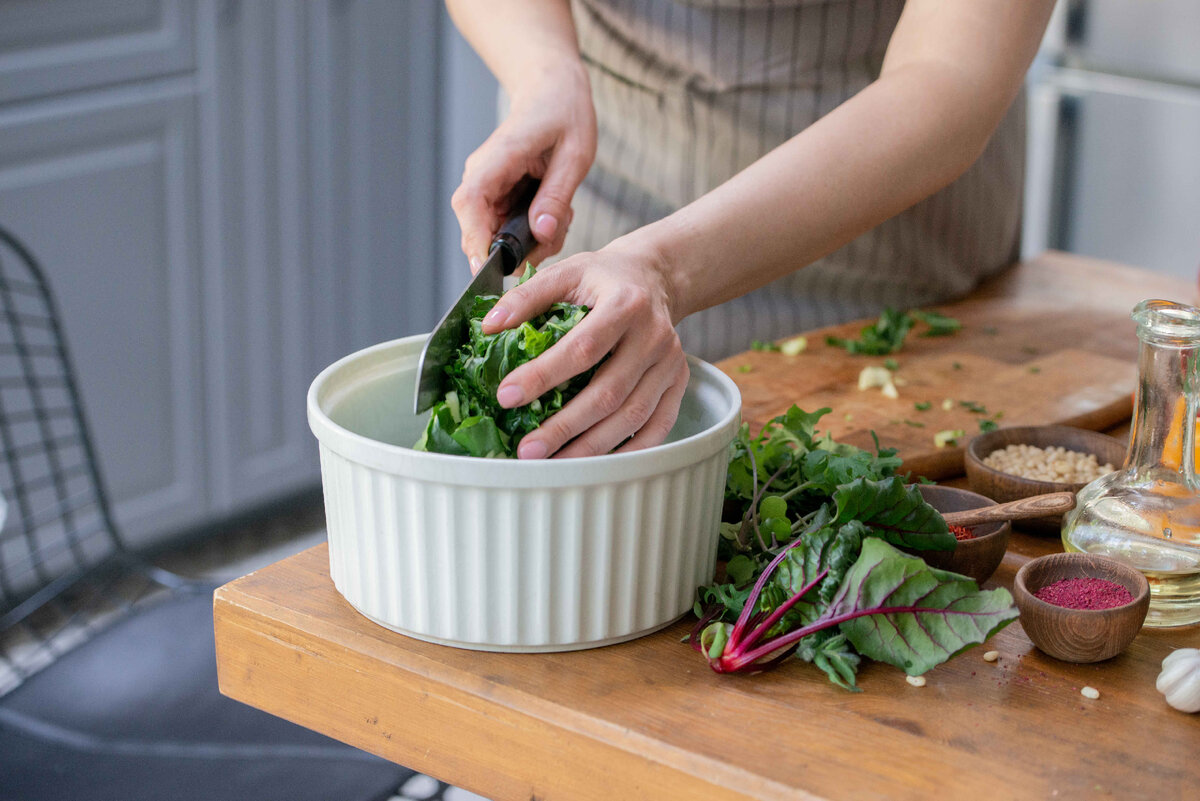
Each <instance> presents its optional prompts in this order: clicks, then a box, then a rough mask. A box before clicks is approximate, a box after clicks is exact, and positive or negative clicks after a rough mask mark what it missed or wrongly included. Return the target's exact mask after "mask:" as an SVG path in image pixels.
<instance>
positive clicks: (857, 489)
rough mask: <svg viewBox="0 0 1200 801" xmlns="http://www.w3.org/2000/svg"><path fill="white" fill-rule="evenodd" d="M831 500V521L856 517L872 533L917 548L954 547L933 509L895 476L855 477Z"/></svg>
mask: <svg viewBox="0 0 1200 801" xmlns="http://www.w3.org/2000/svg"><path fill="white" fill-rule="evenodd" d="M833 500H834V502H835V503H836V504H837V515H836V517H835V518H834V523H835V524H843V523H848V522H849V521H851V520H860V521H862V522H863V523H865V524H866V526H867V527H868V528H869V529H870V530H871V533H872V534H873V535H875V536H877V537H882V538H883V539H884V540H886V541H888V542H890V543H891V544H893V545H899V546H900V547H902V548H911V549H913V550H918V551H952V550H954V548H955V547H956V546H957V541H956V540H955V539H954V535H953V534H951V533H950V529H949V528H948V527H947V526H946V521H945V520H944V519H943V518H942V516H941V515H940V514H938V512H937V510H936V509H934V508H933V507H932V506H930V505H929V504H928V503H926V502H925V499H924V498H922V497H921V493H920V492H919V491H918V490H917V489H916V488H915V487H906V486H905V485H904V482H903V481H902V480H901V479H900V478H899V477H897V476H891V477H889V478H885V479H882V480H880V481H872V480H870V479H866V478H858V479H855V480H854V481H851V482H849V483H847V484H844V485H842V486H841V487H838V489H837V490H836V491H835V492H834V493H833Z"/></svg>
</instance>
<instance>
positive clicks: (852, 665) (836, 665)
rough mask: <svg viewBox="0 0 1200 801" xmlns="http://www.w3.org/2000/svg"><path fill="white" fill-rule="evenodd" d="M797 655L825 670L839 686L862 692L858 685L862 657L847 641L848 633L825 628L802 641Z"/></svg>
mask: <svg viewBox="0 0 1200 801" xmlns="http://www.w3.org/2000/svg"><path fill="white" fill-rule="evenodd" d="M796 656H798V657H799V658H801V659H803V660H804V661H805V662H812V663H813V664H814V665H816V666H817V667H819V668H820V669H821V670H823V671H825V675H826V676H828V677H829V680H830V681H832V682H833V683H834V684H836V685H837V686H839V687H841V688H842V689H843V690H850V691H851V692H856V693H858V692H862V689H861V688H860V687H859V686H858V683H857V677H858V665H859V663H860V662H862V657H860V656H859V655H858V654H857V653H855V651H854V648H853V646H851V645H850V644H849V643H848V642H847V641H846V635H845V634H842V633H840V632H837V633H835V632H834V631H833V629H823V630H822V631H818V632H817V633H815V634H810V635H808V636H807V637H805V638H804V639H803V640H801V641H800V647H799V648H798V649H797V650H796Z"/></svg>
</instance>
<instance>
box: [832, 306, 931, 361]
mask: <svg viewBox="0 0 1200 801" xmlns="http://www.w3.org/2000/svg"><path fill="white" fill-rule="evenodd" d="M912 326H913V318H912V316H910V315H908V314H905V313H902V312H898V311H896V310H895V309H893V308H891V307H890V306H889V307H888V308H886V309H884V310H883V313H882V314H880V315H879V319H878V320H877V321H875V322H874V323H872V324H870V325H867V326H864V327H863V328H862V330H861V331H860V332H859V334H860V338H859V339H842V338H840V337H826V338H825V342H826V344H828V345H832V346H834V347H837V348H845V349H846V351H847V352H848V353H853V354H858V355H863V356H885V355H887V354H889V353H895V352H896V351H898V350H900V348H901V347H902V346H903V345H904V338H905V337H906V336H908V332H909V330H910V329H912Z"/></svg>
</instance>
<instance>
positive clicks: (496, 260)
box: [413, 179, 539, 414]
mask: <svg viewBox="0 0 1200 801" xmlns="http://www.w3.org/2000/svg"><path fill="white" fill-rule="evenodd" d="M538 185H539V182H538V181H536V180H533V179H529V180H527V181H526V182H525V183H524V184H523V185H522V186H521V187H520V188H519V190H518V194H517V200H516V202H515V203H514V204H513V205H512V210H511V211H510V212H509V217H508V219H507V220H506V221H505V222H504V225H503V226H501V227H500V230H499V232H497V234H496V236H495V238H494V239H493V240H492V244H491V247H490V248H489V249H488V257H487V261H485V262H484V263H483V267H481V268H480V269H479V272H477V273H475V275H474V277H472V279H471V281H470V283H468V284H467V288H466V289H464V290H463V291H462V294H461V295H459V297H458V300H456V301H454V304H453V305H452V306H451V307H450V309H449V311H447V312H446V314H445V315H444V316H443V317H442V319H441V321H440V322H439V323H438V324H437V326H436V327H435V328H434V329H433V332H432V333H430V335H429V339H427V340H426V341H425V347H424V348H423V349H422V350H421V360H420V362H418V365H417V386H416V397H415V399H414V401H413V409H414V411H415V412H416V413H417V414H420V413H421V412H423V411H425V410H426V409H429V408H430V407H432V406H433V405H434V404H435V403H437V402H438V401H440V400H441V399H442V397H443V396H444V395H445V392H444V387H445V378H446V376H445V370H444V369H443V368H445V366H446V365H447V364H449V363H450V362H451V360H453V359H454V354H455V352H456V351H457V350H458V347H459V345H460V344H461V343H462V342H463V341H464V340H465V339H466V338H467V334H466V329H467V316H468V314H470V311H471V307H472V306H473V305H474V303H475V296H476V295H499V294H500V293H501V292H503V291H504V278H505V276H508V275H511V274H512V272H513V270H515V269H517V266H518V265H520V264H521V263H522V262H524V261H525V257H526V256H528V255H529V252H530V251H531V250H533V248H534V246H535V245H536V244H537V242H536V241H535V240H534V238H533V232H532V231H530V230H529V204H530V203H531V202H532V201H533V197H534V195H536V194H537V190H538Z"/></svg>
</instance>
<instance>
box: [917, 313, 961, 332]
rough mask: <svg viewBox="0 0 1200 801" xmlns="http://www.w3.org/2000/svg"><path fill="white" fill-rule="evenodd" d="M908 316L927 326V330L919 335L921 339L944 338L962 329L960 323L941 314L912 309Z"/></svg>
mask: <svg viewBox="0 0 1200 801" xmlns="http://www.w3.org/2000/svg"><path fill="white" fill-rule="evenodd" d="M909 314H911V315H912V316H913V317H915V318H916V319H917V320H919V321H921V322H922V323H925V324H926V325H928V326H929V330H928V331H926V332H925V333H923V334H921V336H923V337H944V336H948V335H950V334H953V333H955V332H956V331H959V330H961V329H962V323H960V322H959V321H958V320H955V319H954V318H953V317H947V316H946V315H944V314H942V313H941V312H936V311H919V310H917V309H913V310H912V311H910V312H909Z"/></svg>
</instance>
